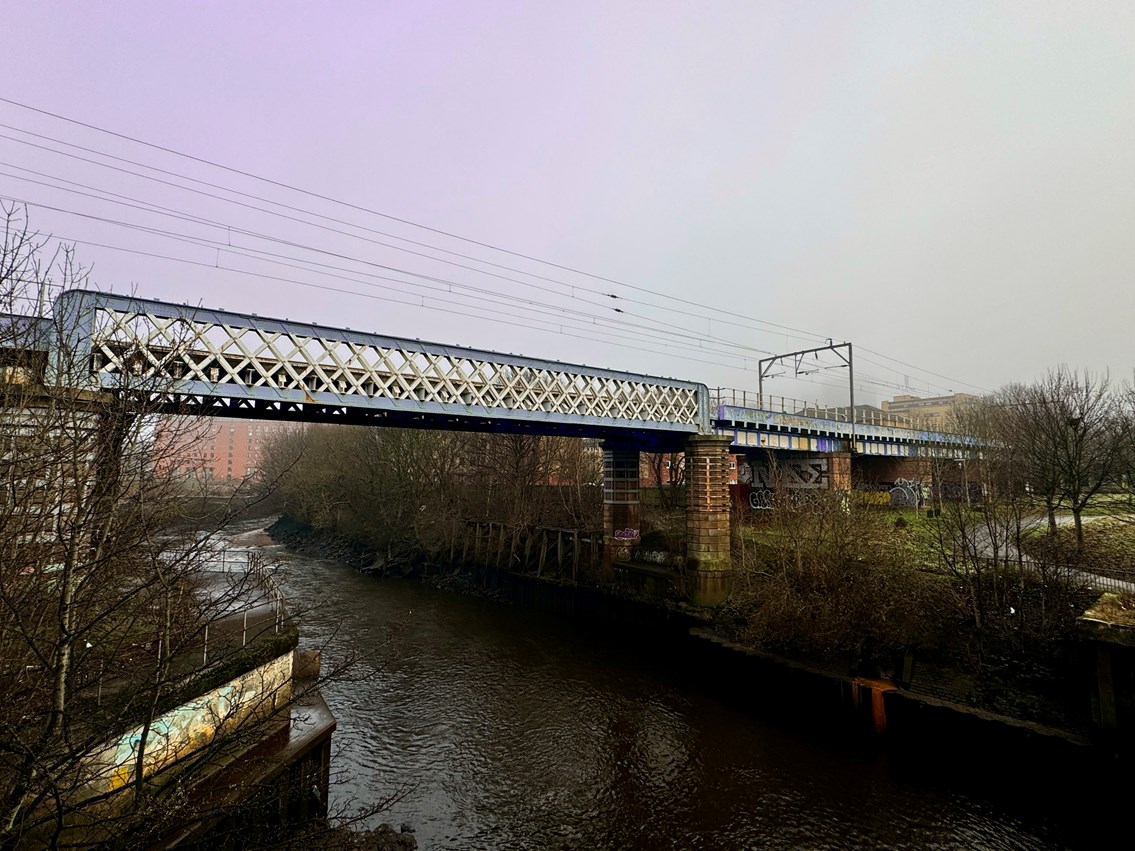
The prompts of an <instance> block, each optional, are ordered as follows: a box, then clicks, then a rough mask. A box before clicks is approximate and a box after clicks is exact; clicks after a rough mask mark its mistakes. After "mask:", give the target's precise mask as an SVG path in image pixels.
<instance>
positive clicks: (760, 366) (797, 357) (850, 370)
mask: <svg viewBox="0 0 1135 851" xmlns="http://www.w3.org/2000/svg"><path fill="white" fill-rule="evenodd" d="M841 349H846V350H847V353H846V354H844V353H843V352H842V351H841ZM820 352H832V353H833V354H835V355H836V356H837V357H839V359H840V360H842V361H843V365H844V366H846V367H847V384H848V392H849V395H850V397H851V399H850V401H851V409H850V413H849V415H848V418H847V419H848V422H849V423H850V425H851V451H852V452H855V451H856V442H855V441H856V436H855V358H854V356H853V351H852V346H851V343H833V342H832V341H831V340H830V339H829V340H828V344H827V345H826V346H817V347H816V348H814V349H800V350H799V351H795V352H786V353H785V354H782V355H773V356H772V357H768V358H761V360H759V361H757V396H758V397H759V400H760V401H759V404H760V405H762V406H763V405H764V403H765V376H767V375H768V372H769V370H770V369H771V368H772V367H773V366H774V365H775V364H777V363H780V362H782V361H786V360H787V359H788V358H792V359H793V371H794V372H795V374H796V375H800V374H801V371H800V367H801V365H802V364H803V359H804V356H805V355H811V354H819V353H820Z"/></svg>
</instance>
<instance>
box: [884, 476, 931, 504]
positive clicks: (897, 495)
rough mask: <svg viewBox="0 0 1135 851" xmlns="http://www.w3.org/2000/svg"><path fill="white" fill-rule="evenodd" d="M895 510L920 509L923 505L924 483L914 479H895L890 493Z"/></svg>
mask: <svg viewBox="0 0 1135 851" xmlns="http://www.w3.org/2000/svg"><path fill="white" fill-rule="evenodd" d="M889 493H890V495H891V505H892V506H894V507H895V508H918V507H919V506H920V505H922V498H923V493H922V482H918V481H915V480H913V479H895V483H894V486H893V487H891V489H890V491H889Z"/></svg>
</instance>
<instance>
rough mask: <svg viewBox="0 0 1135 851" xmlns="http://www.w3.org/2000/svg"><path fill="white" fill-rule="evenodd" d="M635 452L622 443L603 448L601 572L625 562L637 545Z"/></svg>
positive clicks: (637, 496)
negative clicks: (617, 563) (602, 569)
mask: <svg viewBox="0 0 1135 851" xmlns="http://www.w3.org/2000/svg"><path fill="white" fill-rule="evenodd" d="M640 540H641V534H640V532H639V458H638V450H637V449H635V448H632V447H629V446H627V445H626V444H623V443H616V442H613V441H606V442H604V444H603V568H604V570H605V571H607V572H608V574H609V573H610V572H611V571H612V568H613V566H614V564H615V562H617V561H627V560H628V559H630V557H631V553H632V551H633V550H634V548H635V547H637V546H638V545H639V542H640Z"/></svg>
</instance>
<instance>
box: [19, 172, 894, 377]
mask: <svg viewBox="0 0 1135 851" xmlns="http://www.w3.org/2000/svg"><path fill="white" fill-rule="evenodd" d="M0 174H2V173H0ZM21 179H22V178H21ZM32 182H34V183H37V184H40V185H48V184H42V183H40V182H39V181H32ZM51 188H61V187H51ZM65 191H70V190H65ZM98 191H101V190H98ZM79 194H86V193H79ZM87 197H95V196H87ZM9 198H10V200H13V201H16V202H18V203H24V204H28V205H30V206H34V207H39V208H41V209H46V210H51V211H54V212H59V213H63V214H66V215H74V216H78V217H80V218H85V219H89V220H92V221H97V222H100V223H104V224H109V225H112V226H119V227H123V228H126V229H130V230H134V231H137V232H140V233H145V234H148V235H151V236H155V237H158V238H165V239H173V240H177V241H181V242H186V243H189V244H192V245H196V246H198V247H207V248H210V249H213V250H220V251H224V252H225V253H228V254H232V255H234V256H241V257H245V258H247V259H252V260H257V261H260V262H267V263H272V264H275V265H282V266H285V267H288V268H294V269H298V270H300V271H306V272H315V274H320V275H324V276H326V277H332V278H338V279H340V280H345V281H349V282H351V283H356V284H362V285H364V286H370V287H376V288H379V289H387V290H391V291H393V292H398V293H402V294H404V295H415V296H416V297H417V298H419V299H420V298H422V297H421V296H418V295H416V294H412V293H406V291H405V290H400V289H397V288H394V287H384V286H383V285H381V284H374V283H368V282H366V281H359V280H358V279H357V278H354V277H350V278H348V277H345V276H343V275H335V274H331V273H327V272H319V271H317V270H312V269H310V268H307V267H306V266H297V265H293V264H290V263H285V262H281V261H282V260H294V261H296V262H298V263H304V264H308V266H311V265H315V266H322V267H324V268H331V269H335V270H337V271H342V272H347V273H348V274H351V275H363V276H366V277H372V278H378V279H381V280H388V281H392V282H394V283H400V284H404V285H406V286H412V287H419V288H422V289H427V290H429V291H431V292H438V291H441V292H448V294H450V295H451V296H452V295H453V294H454V293H453V292H452V289H448V290H447V289H443V288H442V287H443V285H444V287H452V286H457V287H458V288H465V289H471V290H473V291H476V292H479V293H482V294H483V295H481V296H474V298H480V299H481V300H484V301H488V302H489V303H490V304H493V305H501V304H503V303H504V302H502V301H500V300H499V299H509V300H513V301H518V302H521V303H522V304H526V305H529V306H527V307H523V306H522V307H521V309H522V310H527V311H529V312H532V313H537V314H542V315H548V312H549V310H553V311H556V312H559V313H564V314H576V315H578V316H580V317H583V319H590V320H591V324H592V325H596V324H597V323H603V325H602V326H601V327H602V328H603V329H604V330H607V331H609V332H610V333H612V334H617V333H618V332H620V331H621V332H623V334H624V335H626V334H630V335H634V336H632V337H630V339H632V340H633V341H634V342H643V340H640V339H638V338H642V337H645V338H647V339H646V340H645V342H657V341H661V342H664V343H666V344H667V345H668V346H670V347H671V348H680V349H683V350H685V351H692V352H695V353H708V354H714V355H718V356H724V357H730V358H736V359H738V360H740V361H741V362H742V365H741V366H737V365H733V364H723V363H721V362H720V361H705V360H700V361H697V362H701V363H712V364H716V365H719V366H725V367H727V368H732V369H740V370H746V371H748V370H749V367H748V366H747V364H748V362H749V361H750V360H752V358H750V357H748V356H746V355H743V354H736V353H734V352H728V351H721V350H720V349H715V348H712V347H710V346H706V345H705V344H704V343H703V342H702V340H704V339H706V338H703V337H700V336H697V335H692V334H689V333H686V332H685V331H681V330H679V331H671V332H665V333H666V336H663V332H660V331H659V329H655V328H646V327H644V326H641V325H637V324H635V323H628V322H625V321H622V322H621V323H620V324H618V325H614V326H612V324H611V323H612V321H613V320H609V319H606V318H604V317H597V316H595V315H593V314H588V313H585V312H583V311H578V310H574V309H572V308H566V307H563V306H560V305H548V304H546V303H542V302H535V301H533V300H531V299H524V298H522V297H518V296H515V295H513V294H508V293H494V292H492V291H486V290H483V289H481V288H477V287H472V286H470V285H465V284H461V283H458V282H453V281H447V280H445V279H439V278H434V277H432V276H426V275H420V274H419V273H414V272H406V270H398V269H393V267H385V266H382V268H385V269H393V270H394V271H400V272H403V273H405V274H410V275H412V276H418V277H422V278H423V279H425V280H429V281H431V282H433V283H435V284H437V286H435V287H429V286H428V285H425V284H421V283H418V282H414V281H404V280H401V279H397V278H387V277H384V276H378V275H374V274H373V273H362V272H356V271H354V270H349V269H343V268H342V267H337V266H331V265H329V264H323V263H318V262H316V261H311V260H305V259H300V258H293V257H289V256H287V255H280V254H276V253H274V252H267V251H264V250H262V249H257V248H252V247H249V246H232V245H231V244H230V243H229V242H222V241H220V240H210V239H207V238H205V237H199V236H193V235H188V234H179V233H176V232H172V231H166V230H163V229H160V228H154V227H151V226H148V225H139V224H135V223H132V222H123V221H121V220H117V219H110V218H108V217H105V216H99V215H95V214H90V213H83V212H80V211H76V210H69V209H66V208H62V207H57V206H54V205H49V204H43V203H40V202H37V201H29V200H28V199H24V198H16V197H12V196H9ZM96 200H105V199H101V198H96ZM142 203H145V204H148V205H149V202H142ZM126 206H129V207H134V208H135V209H143V208H141V207H135V206H134V205H131V204H127V205H126ZM149 206H156V205H149ZM165 209H168V208H165ZM145 211H146V212H149V211H148V210H145ZM172 215H173V216H174V217H175V218H180V219H183V220H186V221H195V222H197V223H202V224H206V225H208V226H212V227H216V228H219V229H222V230H225V229H230V230H231V228H229V226H226V225H225V224H224V223H219V222H215V221H213V220H208V219H202V218H201V217H192V218H189V217H185V216H181V215H178V214H176V213H173V214H172ZM236 230H237V231H238V232H239V233H243V234H251V235H254V236H258V237H261V236H262V237H263V238H266V239H269V240H272V241H279V240H276V238H274V237H268V236H263V235H259V234H256V233H255V232H252V231H247V230H244V229H240V228H237V229H236ZM74 241H76V242H79V243H82V244H88V245H96V246H99V247H104V248H109V249H111V250H118V251H129V249H126V248H123V247H121V246H109V245H106V244H103V243H96V242H92V241H90V240H82V239H75V240H74ZM285 242H286V241H285ZM298 247H301V248H302V247H303V246H298ZM312 250H317V249H312ZM246 252H253V254H249V253H246ZM137 253H140V254H145V255H146V256H155V257H160V258H161V259H167V260H179V261H180V262H195V261H186V260H184V259H183V258H171V257H169V256H168V255H155V254H152V253H150V252H137ZM254 255H264V256H259V257H258V256H254ZM335 256H340V257H342V256H343V255H335ZM265 257H268V258H274V259H265ZM346 259H352V258H346ZM355 262H364V263H365V262H366V261H355ZM199 265H203V266H206V267H209V264H199ZM371 265H380V266H381V264H371ZM210 268H218V269H224V270H226V271H232V272H238V273H240V274H248V275H256V274H260V273H254V272H248V271H247V270H240V269H235V268H233V267H230V266H223V267H222V266H221V265H220V264H219V263H215V264H213V266H212V267H210ZM262 277H264V278H267V279H272V280H277V281H280V282H285V283H293V284H298V285H301V286H316V285H313V284H310V282H302V281H295V280H294V279H288V278H280V277H278V276H272V275H267V274H263V275H262ZM323 288H324V289H331V290H333V291H337V292H342V293H344V294H356V295H357V294H358V293H356V292H355V291H349V290H342V289H341V288H327V287H323ZM394 301H397V300H394ZM402 303H405V304H408V305H411V306H414V305H418V303H417V302H413V301H411V302H402ZM462 304H463V305H464V306H468V307H471V308H473V309H476V310H484V309H485V308H483V307H480V306H478V305H472V304H468V303H462ZM418 306H422V307H427V308H430V306H428V305H425V304H424V302H423V303H422V304H420V305H418ZM541 308H548V309H547V310H545V309H541ZM431 309H432V308H431ZM447 312H453V311H447ZM506 315H509V316H513V317H515V318H524V317H520V316H518V315H517V314H511V313H510V314H506ZM481 318H483V317H481ZM536 321H540V322H544V323H549V322H551V320H547V319H542V318H541V319H537V320H536ZM568 321H577V322H578V321H581V320H572V319H569V320H568ZM614 321H617V320H614ZM651 321H655V322H658V321H659V320H651ZM507 324H513V325H517V324H518V323H507ZM520 327H526V326H520ZM636 329H642V330H636ZM541 330H547V329H541ZM575 330H590V329H578V328H575ZM575 336H578V335H575ZM674 336H678V337H685V338H688V339H690V340H694V341H696V342H697V345H692V344H690V343H681V342H677V341H675V340H674V339H673V337H674ZM587 339H593V340H594V339H595V338H587ZM603 341H605V342H606V341H610V337H609V336H607V337H605V339H604V340H603ZM709 342H710V344H711V346H712V344H713V343H714V342H716V341H714V340H713V339H712V338H710V339H709ZM632 348H634V347H632ZM641 350H642V351H647V350H645V349H641ZM753 350H754V351H756V352H763V350H760V349H753ZM649 351H651V352H652V353H655V354H672V353H668V352H659V351H657V350H649ZM683 358H684V359H686V360H695V359H691V358H688V357H685V356H683ZM833 366H834V365H833ZM817 368H824V367H823V366H822V365H820V366H818V367H817ZM796 378H797V379H798V380H807V382H808V383H809V384H813V385H818V386H824V387H833V388H837V389H839V388H841V387H842V386H843V385H841V384H831V383H827V382H822V381H817V380H815V379H811V378H807V379H800V378H799V376H796ZM856 383H857V384H859V385H860V386H862V387H863V389H867V385H875V386H881V387H896V388H899V389H902V388H901V386H900V385H897V384H890V383H888V382H881V381H878V380H874V377H872V376H869V375H866V374H861V375H860V376H858V380H857V382H856Z"/></svg>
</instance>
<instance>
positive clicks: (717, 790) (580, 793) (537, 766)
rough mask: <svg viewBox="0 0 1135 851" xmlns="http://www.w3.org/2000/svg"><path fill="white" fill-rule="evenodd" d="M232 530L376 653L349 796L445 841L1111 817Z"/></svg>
mask: <svg viewBox="0 0 1135 851" xmlns="http://www.w3.org/2000/svg"><path fill="white" fill-rule="evenodd" d="M232 541H233V543H235V544H243V545H246V546H257V547H261V548H263V549H264V550H266V551H267V552H268V553H270V555H271V557H272V558H274V559H278V561H279V565H280V566H279V568H278V569H277V571H276V576H277V579H278V581H279V584H280V586H281V587H282V589H283V590H284V592H285V594H286V596H287V598H288V601H289V605H290V607H291V609H292V610H293V611H295V612H298V613H299V615H300V618H301V629H302V636H303V637H302V644H303V645H304V646H309V647H320V648H322V650H323V654H324V664H325V668H326V666H327V665H329V664H333V663H335V662H336V661H342V660H344V659H346V658H348V657H352V656H356V657H357V661H356V662H355V665H354V670H353V671H352V673H351V675H350V676H349V677H347V678H345V679H341V680H338V681H335V682H332V683H330V684H329V685H328V686H327V687H326V688H325V690H324V694H325V697H326V699H327V701H328V703H329V704H330V705H331V708H332V710H333V711H334V713H335V715H336V717H337V719H338V723H339V726H338V730H337V732H336V734H335V750H334V756H333V763H332V766H333V781H338V782H335V783H334V786H333V789H332V802H333V805H344V804H350V803H351V802H359V803H369V802H371V801H375V800H378V799H380V798H384V797H386V796H390V795H399V799H398V800H396V801H395V802H394V803H393V804H391V805H390V806H389V807H388V808H387V809H386V810H385V811H384V812H383V813H382V814H381V815H380V816H379V818H377V819H375V820H374V823H377V822H378V821H386V822H390V823H392V824H393V825H394V826H395V827H396V828H397V826H398V825H399V824H400V823H403V822H408V823H410V824H411V825H413V827H414V828H415V830H416V834H417V838H418V842H419V847H420V848H422V849H426V850H428V851H433V849H514V848H515V849H526V848H532V849H559V848H572V849H575V848H580V849H583V848H587V849H591V848H612V849H614V848H618V849H622V848H628V849H630V848H641V849H662V848H676V849H677V848H705V849H734V848H737V849H740V848H812V849H822V848H918V849H923V848H942V849H947V848H958V849H962V848H965V849H971V848H1064V847H1074V846H1080V845H1084V846H1085V847H1086V846H1087V845H1088V844H1089V843H1088V841H1087V835H1086V834H1085V832H1084V831H1085V830H1086V829H1087V827H1086V825H1088V824H1091V823H1097V822H1098V821H1099V817H1098V813H1096V814H1092V813H1090V812H1082V811H1081V810H1080V808H1079V807H1078V806H1077V805H1074V804H1071V803H1070V802H1066V803H1067V806H1065V807H1060V806H1055V807H1054V806H1052V805H1051V803H1050V802H1049V801H1047V800H1041V801H1038V800H1036V799H1035V793H1033V792H1031V791H1030V792H1029V793H1028V794H1026V793H1025V791H1024V789H1021V790H1019V794H1017V793H1014V792H1013V791H1012V790H1001V793H997V792H996V790H994V791H991V790H990V789H989V788H988V787H987V786H986V785H984V784H970V785H971V786H973V788H967V784H964V783H963V784H961V785H959V784H958V783H956V782H954V781H950V782H946V781H939V779H938V778H937V774H936V772H934V771H928V770H919V771H911V770H910V769H909V768H908V767H904V765H905V763H904V762H903V761H902V760H896V759H895V758H894V756H893V755H891V754H888V753H887V752H885V751H883V750H880V749H879V748H877V747H874V746H870V745H865V744H863V743H862V742H848V741H845V740H843V739H841V737H839V736H835V735H821V734H817V733H816V732H815V731H811V730H803V729H793V728H792V725H785V724H783V723H773V722H771V721H768V720H762V719H761V718H759V717H755V716H754V715H753V714H752V713H751V712H745V711H742V709H741V708H740V707H738V706H735V705H732V704H731V702H730V701H729V700H728V699H726V698H722V697H718V696H715V695H714V694H713V693H711V692H710V691H709V690H707V689H705V688H702V687H700V686H699V684H698V682H697V678H696V677H693V676H691V672H689V671H687V670H683V669H682V666H681V665H676V664H674V663H673V661H672V660H671V658H670V656H669V655H668V654H667V653H666V652H665V651H664V650H663V649H662V648H652V647H651V646H650V644H649V643H644V642H636V641H629V640H627V638H626V636H619V635H616V634H613V633H611V632H609V631H607V630H598V629H595V628H592V627H588V626H586V625H584V624H581V623H578V622H573V621H568V620H564V619H560V618H555V617H551V616H548V615H544V614H540V613H535V612H531V611H525V610H522V609H519V608H515V607H511V606H506V605H502V604H499V603H494V602H491V601H487V600H482V599H476V598H472V597H466V596H461V595H458V594H454V593H451V592H444V591H438V590H436V589H433V588H431V587H429V586H426V585H423V584H421V583H420V582H417V581H411V580H399V579H379V578H374V577H368V576H365V575H362V574H359V573H356V572H354V571H352V570H351V569H350V568H348V567H345V566H343V565H341V564H337V563H334V562H328V561H323V560H319V559H314V558H309V557H304V556H299V555H295V554H292V553H289V552H287V551H285V550H283V548H281V547H279V546H276V545H272V544H271V542H270V541H268V540H267V538H266V537H265V536H263V535H262V534H257V533H256V531H255V529H254V528H253V526H252V525H246V526H244V527H243V528H241V529H237V530H234V532H233V535H232ZM974 771H975V772H980V771H981V769H980V767H977V766H975V767H974ZM1045 785H1046V786H1051V784H1045ZM1053 797H1054V799H1055V800H1057V801H1060V800H1063V799H1062V797H1061V796H1060V795H1054V796H1053ZM372 826H373V824H372Z"/></svg>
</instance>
